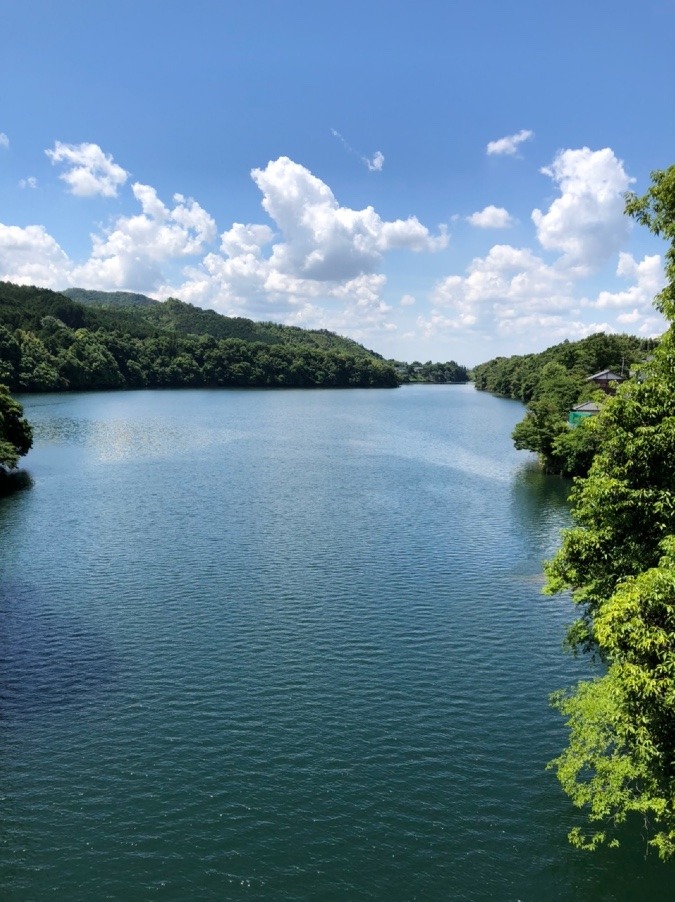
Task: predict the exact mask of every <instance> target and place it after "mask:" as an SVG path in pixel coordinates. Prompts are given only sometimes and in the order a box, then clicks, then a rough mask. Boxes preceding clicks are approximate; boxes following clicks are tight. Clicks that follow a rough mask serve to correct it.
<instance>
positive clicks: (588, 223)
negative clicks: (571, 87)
mask: <svg viewBox="0 0 675 902" xmlns="http://www.w3.org/2000/svg"><path fill="white" fill-rule="evenodd" d="M541 171H542V173H543V174H544V175H548V176H550V177H551V179H552V180H553V181H554V182H555V184H556V185H557V186H558V188H559V189H560V197H558V198H556V200H554V201H553V203H552V204H551V206H550V207H549V208H548V210H547V212H546V213H542V212H541V210H538V209H535V210H533V212H532V221H533V222H534V224H535V226H536V229H537V238H538V239H539V242H540V244H541V245H542V247H544V248H546V249H547V250H556V251H562V253H563V256H562V258H561V259H560V261H559V266H561V267H565V268H569V269H570V270H572V271H573V272H575V273H576V274H577V275H578V276H584V275H588V274H589V273H591V272H593V271H594V270H596V269H598V268H599V267H600V266H602V265H603V264H604V263H606V262H607V260H609V259H610V257H611V256H612V254H614V253H616V252H617V251H618V250H619V248H620V247H621V244H622V243H623V241H624V240H625V238H626V235H627V234H628V229H629V223H628V220H627V219H626V217H625V215H624V212H623V207H624V200H623V195H624V193H625V192H626V191H627V190H628V187H629V186H630V184H631V182H632V181H634V180H633V179H631V178H630V177H629V176H628V175H627V173H626V171H625V170H624V167H623V163H622V162H621V161H620V160H618V159H617V157H616V156H615V155H614V153H613V151H612V150H611V149H610V148H609V147H606V148H604V150H597V151H592V150H589V148H588V147H583V148H581V149H580V150H564V151H561V152H560V153H559V154H558V155H557V156H556V158H555V159H554V161H553V163H552V164H551V165H550V166H548V167H546V168H544V169H542V170H541Z"/></svg>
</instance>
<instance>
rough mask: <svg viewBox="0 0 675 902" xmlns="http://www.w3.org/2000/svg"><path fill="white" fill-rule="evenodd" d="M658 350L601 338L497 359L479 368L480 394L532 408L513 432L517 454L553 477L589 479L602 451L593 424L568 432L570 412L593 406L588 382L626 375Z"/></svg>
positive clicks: (644, 343)
mask: <svg viewBox="0 0 675 902" xmlns="http://www.w3.org/2000/svg"><path fill="white" fill-rule="evenodd" d="M655 346H656V342H655V341H654V340H653V339H643V338H636V337H634V336H632V335H606V334H605V333H604V332H598V333H596V334H595V335H589V336H588V338H584V339H581V340H580V341H564V342H562V343H561V344H558V345H554V346H553V347H550V348H547V349H546V350H545V351H542V352H541V353H539V354H526V355H514V356H512V357H496V358H495V359H493V360H488V361H487V362H486V363H481V364H479V365H478V366H477V367H475V368H474V370H473V376H474V381H475V383H476V388H478V389H479V390H482V391H491V392H495V393H496V394H500V395H506V396H508V397H510V398H515V399H517V400H519V401H523V402H525V403H526V404H527V405H528V407H527V411H526V413H525V416H524V418H523V419H522V420H521V422H520V423H518V424H517V426H516V427H515V429H514V430H513V441H514V444H515V446H516V448H518V449H519V450H525V451H534V452H535V453H536V454H538V455H539V457H540V459H541V461H542V463H543V465H544V469H545V470H546V471H547V472H549V473H558V474H560V475H562V476H585V475H586V474H587V473H588V470H589V467H590V465H591V461H592V460H593V456H594V455H595V452H596V450H597V447H598V441H599V438H598V433H597V430H596V428H595V423H594V421H593V419H592V418H588V419H587V420H585V421H582V422H581V423H579V425H578V426H576V427H574V428H570V426H569V424H568V421H567V420H568V414H569V411H570V408H571V407H573V406H574V405H575V404H577V403H579V402H582V401H588V400H591V399H592V398H593V396H594V393H595V392H596V391H597V388H596V387H594V386H593V385H591V384H589V383H588V381H587V378H588V376H590V375H592V374H593V373H596V372H598V371H600V370H604V369H611V370H616V371H617V372H618V373H620V372H622V371H623V372H624V373H625V374H626V375H628V372H629V368H630V366H631V365H633V364H638V363H641V362H642V361H644V359H645V358H646V357H647V356H648V355H650V354H651V352H652V351H653V349H654V347H655ZM603 400H604V399H603Z"/></svg>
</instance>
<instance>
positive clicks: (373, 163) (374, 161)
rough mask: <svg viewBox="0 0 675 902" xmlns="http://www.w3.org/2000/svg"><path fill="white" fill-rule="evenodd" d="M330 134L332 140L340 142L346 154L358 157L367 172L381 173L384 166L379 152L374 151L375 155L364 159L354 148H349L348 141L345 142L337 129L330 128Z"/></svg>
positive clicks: (382, 157)
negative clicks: (335, 139)
mask: <svg viewBox="0 0 675 902" xmlns="http://www.w3.org/2000/svg"><path fill="white" fill-rule="evenodd" d="M330 133H331V135H333V137H334V138H337V139H338V141H339V142H340V144H342V146H343V147H344V149H345V150H346V151H347V153H350V154H352V155H353V156H355V157H358V158H359V159H360V160H361V162H362V163H364V164H365V165H366V167H367V168H368V171H369V172H381V171H382V167H383V166H384V154H383V153H382V151H381V150H376V151H375V153H374V154H373V156H372V157H370V158H369V157H366V156H364V155H363V154H361V153H359V152H358V150H354V148H353V147H352V146H351V144H350V143H349V141H347V139H346V138H345V137H343V135H341V134H340V132H339V131H338V130H337V129H335V128H332V129H331V130H330Z"/></svg>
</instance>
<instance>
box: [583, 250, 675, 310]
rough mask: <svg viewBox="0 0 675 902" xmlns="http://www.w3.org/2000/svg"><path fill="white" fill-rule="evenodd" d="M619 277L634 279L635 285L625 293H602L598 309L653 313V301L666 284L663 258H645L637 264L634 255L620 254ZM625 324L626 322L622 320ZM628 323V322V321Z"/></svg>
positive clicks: (654, 256) (656, 256) (617, 269)
mask: <svg viewBox="0 0 675 902" xmlns="http://www.w3.org/2000/svg"><path fill="white" fill-rule="evenodd" d="M616 274H617V276H621V277H622V278H624V279H632V280H634V282H635V284H634V285H631V286H630V287H629V288H626V289H625V290H624V291H614V292H612V291H601V292H600V294H599V295H598V298H597V301H596V305H597V306H598V307H633V306H635V307H639V308H641V309H642V310H643V312H644V311H645V310H649V311H650V312H653V311H652V301H653V300H654V298H655V296H656V295H657V294H658V293H659V291H661V289H662V288H663V287H664V285H665V284H666V281H665V277H664V273H663V266H662V264H661V257H660V256H659V254H654V255H652V256H647V257H644V258H643V259H642V260H641V261H640V263H637V262H636V260H635V258H634V257H633V255H632V254H626V253H623V252H622V253H621V254H619V265H618V266H617V268H616ZM620 321H621V322H624V320H620ZM626 322H627V320H626Z"/></svg>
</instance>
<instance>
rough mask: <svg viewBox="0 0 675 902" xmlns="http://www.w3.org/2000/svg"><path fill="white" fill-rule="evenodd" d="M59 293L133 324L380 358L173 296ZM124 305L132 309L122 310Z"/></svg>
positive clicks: (319, 333) (321, 333)
mask: <svg viewBox="0 0 675 902" xmlns="http://www.w3.org/2000/svg"><path fill="white" fill-rule="evenodd" d="M63 294H65V295H66V296H67V297H69V298H71V299H72V300H75V301H77V302H79V303H81V304H85V305H86V306H90V307H94V308H97V309H99V310H101V311H106V310H107V311H109V312H112V313H113V314H114V315H117V314H119V315H121V316H125V317H126V318H129V314H131V318H132V319H133V320H134V321H135V322H136V323H137V324H145V326H146V327H148V326H149V327H151V328H152V329H159V330H161V331H165V330H169V331H171V332H178V333H179V334H182V335H211V336H212V337H213V338H239V339H241V340H242V341H260V342H264V343H265V344H284V345H294V346H297V345H304V346H306V347H311V348H320V349H322V350H325V351H344V352H346V353H348V354H365V355H366V356H368V357H373V358H375V359H377V360H382V357H381V355H380V354H377V353H375V351H370V350H368V349H367V348H364V347H363V345H360V344H358V342H356V341H353V340H352V339H351V338H344V337H343V336H341V335H336V334H335V333H334V332H329V331H327V330H326V329H301V328H299V327H297V326H281V325H278V324H277V323H271V322H255V321H254V320H251V319H246V318H245V317H241V316H223V315H222V314H221V313H216V311H215V310H204V309H203V308H202V307H195V306H194V305H193V304H186V303H184V302H183V301H179V300H176V298H169V299H168V300H167V301H164V302H159V301H155V300H153V298H149V297H147V296H146V295H144V294H132V293H131V292H127V291H88V290H85V289H82V288H67V289H66V290H65V291H64V292H63ZM111 308H112V309H111ZM124 308H134V309H133V310H128V309H127V310H126V311H125V310H124Z"/></svg>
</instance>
